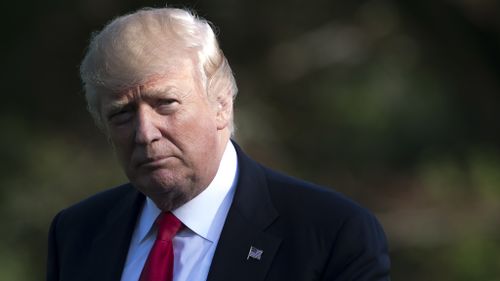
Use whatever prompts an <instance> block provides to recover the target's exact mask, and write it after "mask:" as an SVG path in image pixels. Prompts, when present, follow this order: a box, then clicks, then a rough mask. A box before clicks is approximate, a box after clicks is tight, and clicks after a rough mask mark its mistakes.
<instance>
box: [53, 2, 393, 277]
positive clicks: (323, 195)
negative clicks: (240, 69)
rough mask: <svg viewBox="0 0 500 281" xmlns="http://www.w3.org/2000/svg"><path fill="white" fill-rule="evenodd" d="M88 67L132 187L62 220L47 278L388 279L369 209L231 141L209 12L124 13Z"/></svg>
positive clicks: (382, 244)
mask: <svg viewBox="0 0 500 281" xmlns="http://www.w3.org/2000/svg"><path fill="white" fill-rule="evenodd" d="M81 76H82V80H83V82H84V86H85V90H86V98H87V102H88V107H89V110H90V112H91V114H92V116H93V117H94V119H95V120H96V122H97V124H98V125H99V126H101V127H102V129H103V130H104V132H105V133H106V135H107V136H108V137H109V139H110V140H111V142H112V144H113V146H114V148H115V150H116V154H117V156H118V159H119V161H120V163H121V165H122V166H123V170H124V171H125V173H126V175H127V177H128V178H129V180H130V183H128V184H125V185H122V186H119V187H116V188H113V189H110V190H108V191H104V192H102V193H100V194H97V195H95V196H93V197H91V198H88V199H86V200H84V201H82V202H80V203H78V204H76V205H74V206H72V207H69V208H67V209H65V210H63V211H62V212H60V213H59V214H58V215H57V216H56V217H55V219H54V221H53V223H52V226H51V230H50V235H49V256H48V270H47V280H51V281H52V280H72V281H75V280H176V281H201V280H210V281H225V280H227V281H230V280H231V281H235V280H239V281H241V280H243V281H244V280H297V281H300V280H304V281H306V280H307V281H310V280H339V281H341V280H389V277H388V275H389V258H388V253H387V245H386V240H385V236H384V233H383V231H382V229H381V227H380V225H379V224H378V222H377V220H376V219H375V218H374V216H373V215H371V214H370V213H369V212H368V211H367V210H365V209H363V208H362V207H359V206H358V205H356V204H355V203H353V202H351V201H350V200H348V199H346V198H344V197H343V196H341V195H339V194H337V193H335V192H333V191H329V190H327V189H326V188H322V187H318V186H315V185H313V184H310V183H307V182H303V181H300V180H297V179H293V178H290V177H288V176H285V175H281V174H279V173H276V172H274V171H272V170H270V169H268V168H266V167H263V166H261V165H260V164H258V163H256V162H254V161H253V160H251V159H250V158H249V157H248V156H246V155H245V154H244V153H243V151H242V150H241V149H240V148H239V147H238V146H237V145H236V143H234V142H232V141H231V139H230V137H231V135H232V133H233V128H234V126H233V98H234V97H235V95H236V92H237V88H236V83H235V81H234V78H233V75H232V73H231V69H230V67H229V65H228V63H227V61H226V59H225V57H224V55H223V53H222V51H221V50H220V48H219V47H218V43H217V40H216V38H215V35H214V33H213V31H212V29H211V27H210V25H209V24H208V23H207V22H206V21H204V20H203V19H199V18H196V17H195V16H193V15H192V14H191V13H189V12H187V11H184V10H180V9H171V8H163V9H144V10H140V11H137V12H135V13H133V14H130V15H126V16H123V17H119V18H117V19H115V20H114V21H112V22H111V23H110V24H108V25H107V26H106V27H105V28H104V29H103V30H102V31H101V32H100V33H98V34H97V35H96V36H95V37H94V38H93V40H92V42H91V44H90V47H89V49H88V52H87V54H86V56H85V58H84V60H83V62H82V66H81ZM159 276H161V277H159Z"/></svg>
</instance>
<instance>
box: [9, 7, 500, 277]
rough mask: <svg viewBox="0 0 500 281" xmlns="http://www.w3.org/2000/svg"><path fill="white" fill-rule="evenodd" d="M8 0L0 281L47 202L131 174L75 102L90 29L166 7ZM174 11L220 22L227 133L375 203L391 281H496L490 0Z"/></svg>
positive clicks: (19, 260) (497, 156)
mask: <svg viewBox="0 0 500 281" xmlns="http://www.w3.org/2000/svg"><path fill="white" fill-rule="evenodd" d="M2 5H3V6H4V7H2V17H1V19H2V23H1V26H2V41H1V42H2V43H1V54H2V59H1V61H2V68H1V69H2V75H1V77H2V83H1V89H2V93H1V97H2V99H1V103H0V104H1V110H0V126H1V127H0V129H1V137H0V157H1V158H0V159H1V164H0V165H1V167H0V214H1V217H0V219H1V224H2V226H1V228H0V229H1V234H0V235H1V237H0V279H1V280H42V279H43V278H44V277H43V276H44V266H45V253H46V249H45V248H46V238H47V231H48V226H49V224H50V220H51V219H52V217H53V216H54V215H55V214H56V212H57V211H58V210H60V209H62V208H64V207H65V206H68V205H70V204H72V203H74V202H77V201H79V200H81V199H82V198H84V197H86V196H89V195H90V194H92V193H95V192H96V191H98V190H102V189H104V188H106V187H110V186H113V185H117V184H119V183H121V182H123V181H124V180H125V178H124V176H123V175H122V172H121V171H120V170H119V168H118V166H117V164H116V162H115V160H114V158H113V153H112V151H111V149H110V147H109V145H108V144H107V143H106V139H105V137H104V136H103V135H102V134H101V133H100V132H99V131H98V130H97V129H96V128H95V127H94V124H93V121H92V120H91V118H90V116H89V114H87V112H86V109H85V102H84V98H83V93H82V89H81V85H80V81H79V77H78V66H79V63H80V61H81V59H82V57H83V55H84V52H85V48H86V46H87V44H88V40H89V36H90V34H91V32H92V31H96V30H99V29H100V28H102V27H103V26H104V24H105V23H106V22H108V21H109V20H111V19H112V18H114V17H116V16H118V15H122V14H124V13H127V12H131V11H134V10H136V9H138V8H140V7H144V6H152V7H161V6H164V2H163V1H132V0H128V1H125V0H121V1H119V0H108V1H105V0H99V1H97V0H78V1H63V0H47V1H36V2H35V1H31V2H29V1H28V2H27V1H17V2H14V1H8V2H6V1H4V2H3V3H2ZM169 5H172V6H176V7H187V8H192V9H194V10H196V11H197V12H198V14H199V15H200V16H203V17H205V18H207V19H209V20H210V21H212V22H213V23H214V24H215V25H216V26H217V27H218V30H219V39H220V41H221V46H222V48H223V50H224V52H225V53H226V55H227V57H228V59H229V62H230V64H231V65H232V67H233V70H234V72H235V74H236V79H237V81H238V84H239V88H240V92H239V96H238V99H237V102H236V120H237V127H238V130H237V137H236V138H237V140H238V142H239V143H240V144H241V145H242V146H243V148H244V149H245V150H246V151H247V152H248V153H249V154H250V155H252V156H253V157H254V158H256V159H258V160H260V161H261V162H263V163H265V164H267V165H269V166H271V167H273V168H275V169H278V170H282V171H285V172H287V173H289V174H292V175H294V176H296V177H301V178H304V179H307V180H310V181H313V182H316V183H320V184H323V185H327V186H331V187H332V188H335V189H336V190H338V191H341V192H343V193H345V194H347V195H349V196H351V197H352V198H354V199H355V200H356V201H358V202H360V203H362V204H363V205H365V206H367V207H368V208H370V209H371V210H373V211H374V212H375V213H376V214H377V216H378V217H379V218H380V220H381V222H382V224H383V225H384V227H385V230H386V232H387V235H388V238H389V242H390V247H391V256H392V261H393V271H392V276H393V280H409V281H412V280H443V281H447V280H458V281H460V280H488V281H495V280H500V200H499V199H500V122H499V120H500V118H499V117H500V111H499V110H498V107H499V105H500V95H499V90H500V79H499V78H500V22H499V19H500V4H499V2H498V1H496V0H448V1H446V0H438V1H430V0H429V1H418V0H413V1H411V0H410V1H396V0H380V1H377V0H351V1H332V0H310V1H304V0H303V1H290V0H288V1H284V0H267V1H262V0H257V1H243V0H214V1H185V2H182V1H170V2H169Z"/></svg>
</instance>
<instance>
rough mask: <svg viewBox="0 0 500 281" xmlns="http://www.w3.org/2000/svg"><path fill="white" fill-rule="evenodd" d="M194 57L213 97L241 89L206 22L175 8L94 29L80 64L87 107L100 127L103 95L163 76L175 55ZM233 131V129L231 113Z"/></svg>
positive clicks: (120, 19)
mask: <svg viewBox="0 0 500 281" xmlns="http://www.w3.org/2000/svg"><path fill="white" fill-rule="evenodd" d="M177 52H179V54H182V53H181V52H187V54H193V55H194V60H193V61H194V63H195V67H197V69H198V72H199V74H200V75H199V76H200V79H201V81H200V82H201V83H202V84H201V85H204V87H205V89H206V92H207V95H208V97H209V98H213V97H224V96H226V95H230V96H231V98H233V99H234V98H235V97H236V94H237V92H238V89H237V86H236V82H235V79H234V76H233V73H232V71H231V68H230V66H229V64H228V62H227V59H226V58H225V56H224V54H223V52H222V50H221V49H220V48H219V44H218V42H217V38H216V35H215V33H214V31H213V29H212V27H211V25H210V23H209V22H208V21H206V20H205V19H202V18H200V17H197V16H196V15H194V14H193V13H192V12H190V11H187V10H183V9H176V8H155V9H152V8H145V9H141V10H138V11H136V12H134V13H132V14H128V15H125V16H121V17H118V18H116V19H114V20H112V21H111V22H110V23H109V24H107V25H106V26H105V27H104V28H103V29H102V31H100V32H98V33H95V34H94V35H93V37H92V40H91V42H90V45H89V48H88V51H87V53H86V55H85V57H84V59H83V61H82V64H81V66H80V76H81V79H82V81H83V85H84V89H85V97H86V99H87V105H88V109H89V111H90V113H91V115H92V116H93V118H94V120H95V121H96V123H97V124H98V125H99V126H103V120H102V116H101V113H100V108H99V95H102V94H104V93H118V92H121V91H123V90H125V89H129V88H131V87H136V86H138V85H141V84H144V83H145V82H146V81H147V80H148V79H149V78H151V77H155V76H161V75H163V74H164V72H165V71H166V70H167V68H168V67H169V62H171V59H172V58H171V57H172V54H177ZM229 128H230V131H231V132H233V131H234V124H233V118H232V111H231V122H230V127H229Z"/></svg>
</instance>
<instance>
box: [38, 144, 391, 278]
mask: <svg viewBox="0 0 500 281" xmlns="http://www.w3.org/2000/svg"><path fill="white" fill-rule="evenodd" d="M236 149H237V153H238V164H239V178H238V183H237V187H236V192H235V196H234V200H233V203H232V205H231V208H230V210H229V213H228V216H227V218H226V222H225V224H224V228H223V230H222V233H221V237H220V240H219V244H218V245H217V249H216V251H215V255H214V257H213V261H212V265H211V267H210V271H209V274H208V281H245V280H253V281H263V280H269V281H271V280H287V281H289V280H292V281H313V280H331V281H333V280H338V281H344V280H389V267H390V262H389V256H388V252H387V244H386V238H385V235H384V233H383V230H382V228H381V227H380V225H379V223H378V222H377V220H376V219H375V217H374V216H373V215H372V214H371V213H370V212H368V211H367V210H366V209H364V208H362V207H360V206H358V205H357V204H355V203H353V202H352V201H350V200H348V199H346V198H345V197H343V196H342V195H340V194H338V193H335V192H333V191H331V190H327V189H325V188H322V187H319V186H316V185H313V184H310V183H307V182H303V181H300V180H297V179H293V178H290V177H288V176H285V175H282V174H279V173H276V172H274V171H272V170H270V169H268V168H266V167H263V166H261V165H260V164H258V163H256V162H254V161H253V160H251V159H250V158H248V157H247V156H246V155H245V154H244V153H243V152H242V151H241V149H240V148H239V147H237V146H236ZM144 198H145V197H144V195H142V194H141V193H139V192H138V191H137V190H136V189H135V188H134V187H132V186H131V185H130V184H125V185H122V186H119V187H116V188H113V189H111V190H108V191H105V192H102V193H100V194H97V195H95V196H93V197H91V198H89V199H87V200H85V201H82V202H80V203H78V204H76V205H74V206H72V207H70V208H68V209H65V210H63V211H61V212H60V213H59V214H58V215H57V216H56V217H55V218H54V221H53V223H52V226H51V229H50V234H49V254H48V268H47V280H48V281H53V280H68V281H78V280H82V281H83V280H85V281H89V280H92V281H98V280H106V281H108V280H110V281H111V280H120V276H121V272H122V269H123V265H124V263H125V259H126V257H127V251H128V248H129V242H130V239H131V236H132V232H133V230H134V227H135V223H136V220H137V217H138V214H139V211H140V209H141V206H142V204H143V202H144ZM251 246H253V247H254V248H256V249H260V250H262V251H263V253H262V256H261V259H260V260H259V259H255V258H249V259H247V257H248V253H249V250H250V247H251ZM193 281H194V280H193Z"/></svg>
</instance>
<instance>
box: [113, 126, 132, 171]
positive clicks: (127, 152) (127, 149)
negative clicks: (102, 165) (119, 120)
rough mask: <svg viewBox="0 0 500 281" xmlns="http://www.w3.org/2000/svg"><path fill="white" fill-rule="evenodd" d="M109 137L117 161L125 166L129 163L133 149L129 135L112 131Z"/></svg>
mask: <svg viewBox="0 0 500 281" xmlns="http://www.w3.org/2000/svg"><path fill="white" fill-rule="evenodd" d="M109 137H110V141H111V144H112V146H113V149H114V151H115V154H116V156H117V157H118V160H120V162H122V163H123V164H125V162H127V161H129V159H130V156H131V154H132V149H133V148H132V145H133V144H132V141H131V140H130V134H128V133H125V132H123V131H113V132H111V133H110V135H109Z"/></svg>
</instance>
